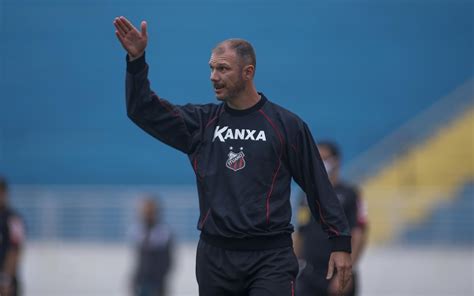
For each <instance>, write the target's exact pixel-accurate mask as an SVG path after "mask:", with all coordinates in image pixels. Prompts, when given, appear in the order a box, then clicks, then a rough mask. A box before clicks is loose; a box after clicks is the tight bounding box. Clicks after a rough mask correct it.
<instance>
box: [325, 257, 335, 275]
mask: <svg viewBox="0 0 474 296" xmlns="http://www.w3.org/2000/svg"><path fill="white" fill-rule="evenodd" d="M333 274H334V260H333V258H332V256H331V257H330V258H329V265H328V274H327V275H326V279H327V280H329V279H331V278H332V276H333Z"/></svg>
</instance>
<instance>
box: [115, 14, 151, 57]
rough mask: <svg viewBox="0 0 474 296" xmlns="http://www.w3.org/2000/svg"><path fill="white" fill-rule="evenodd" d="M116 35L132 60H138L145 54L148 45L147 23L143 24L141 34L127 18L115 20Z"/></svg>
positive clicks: (143, 22)
mask: <svg viewBox="0 0 474 296" xmlns="http://www.w3.org/2000/svg"><path fill="white" fill-rule="evenodd" d="M114 26H115V29H116V30H115V35H117V38H118V40H119V41H120V43H121V44H122V46H123V48H124V49H125V50H126V51H127V52H128V55H129V56H130V58H132V59H134V58H138V57H140V56H141V55H143V53H144V52H145V48H146V45H147V43H148V34H147V29H146V27H147V25H146V22H145V21H142V23H141V32H139V31H138V30H137V28H135V27H134V26H133V25H132V23H130V21H129V20H127V19H126V18H125V17H123V16H121V17H116V18H115V19H114Z"/></svg>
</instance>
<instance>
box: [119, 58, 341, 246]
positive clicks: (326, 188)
mask: <svg viewBox="0 0 474 296" xmlns="http://www.w3.org/2000/svg"><path fill="white" fill-rule="evenodd" d="M126 100H127V113H128V116H129V117H130V118H131V119H132V120H133V121H134V122H135V123H136V124H137V125H138V126H140V127H141V128H142V129H143V130H145V131H146V132H147V133H149V134H150V135H152V136H153V137H155V138H157V139H158V140H160V141H162V142H163V143H165V144H167V145H169V146H172V147H174V148H176V149H178V150H180V151H182V152H184V153H186V154H187V155H188V157H189V160H190V162H191V165H192V167H193V169H194V171H195V174H196V181H197V187H198V193H199V205H200V219H199V221H198V229H200V230H201V231H202V233H204V234H206V235H210V236H213V237H221V238H237V239H245V238H255V237H257V238H258V237H271V236H278V235H282V234H285V235H288V237H289V234H290V233H291V232H292V231H293V226H292V225H291V224H290V220H291V206H290V184H291V178H292V177H293V178H294V180H295V181H296V182H297V183H298V185H299V186H300V187H301V188H302V189H303V190H304V191H305V192H306V193H307V195H308V204H309V206H310V209H311V212H312V213H313V215H314V216H315V217H316V219H317V220H318V221H321V222H322V223H321V225H322V227H323V229H324V230H325V231H326V232H327V233H328V234H329V236H330V238H331V241H332V243H333V250H341V251H347V252H350V231H349V227H348V224H347V221H346V218H345V216H344V212H343V210H342V208H341V206H340V204H339V202H338V199H337V197H336V196H335V194H334V191H333V189H332V186H331V184H330V183H329V180H328V177H327V174H326V171H325V169H324V166H323V164H322V161H321V158H320V156H319V153H318V150H317V147H316V145H315V143H314V140H313V137H312V136H311V133H310V131H309V129H308V127H307V125H306V124H305V123H304V122H303V121H302V120H301V119H300V118H298V116H296V115H295V114H293V113H291V112H289V111H287V110H286V109H284V108H282V107H280V106H278V105H276V104H274V103H272V102H270V101H269V100H267V98H265V96H264V95H263V94H261V100H260V101H259V102H258V103H257V104H256V105H255V106H253V107H251V108H249V109H247V110H235V109H231V108H229V107H228V106H227V105H226V104H225V103H221V104H205V105H192V104H188V105H184V106H178V105H173V104H171V103H170V102H168V101H166V100H164V99H162V98H160V97H158V96H157V95H156V94H155V93H154V92H153V91H152V90H151V89H150V82H149V80H148V65H147V64H146V62H145V57H144V56H143V57H141V58H139V59H137V60H134V61H133V62H128V63H127V78H126Z"/></svg>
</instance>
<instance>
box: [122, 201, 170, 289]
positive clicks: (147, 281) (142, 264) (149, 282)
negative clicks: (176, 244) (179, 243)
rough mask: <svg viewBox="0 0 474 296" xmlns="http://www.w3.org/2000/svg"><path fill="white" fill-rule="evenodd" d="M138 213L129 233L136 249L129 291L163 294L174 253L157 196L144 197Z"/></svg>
mask: <svg viewBox="0 0 474 296" xmlns="http://www.w3.org/2000/svg"><path fill="white" fill-rule="evenodd" d="M139 217H140V219H139V223H138V224H137V225H136V226H135V227H134V228H133V229H132V231H131V234H130V235H131V237H132V240H133V242H134V246H135V249H136V252H137V253H136V255H137V260H136V266H135V270H134V273H133V277H132V295H134V296H165V295H167V293H166V288H167V285H166V284H167V276H168V274H169V271H170V268H171V262H172V255H173V254H172V252H173V237H172V233H171V230H170V229H169V227H168V226H167V225H165V224H163V223H162V216H161V207H160V205H159V203H158V201H157V200H156V198H153V197H146V198H145V199H144V200H143V202H142V204H141V208H140V215H139Z"/></svg>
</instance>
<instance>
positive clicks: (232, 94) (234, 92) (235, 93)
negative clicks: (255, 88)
mask: <svg viewBox="0 0 474 296" xmlns="http://www.w3.org/2000/svg"><path fill="white" fill-rule="evenodd" d="M225 88H226V90H227V94H226V95H225V96H223V97H220V98H219V97H216V98H217V100H219V101H223V102H232V101H234V100H235V99H236V98H238V97H239V96H240V95H241V94H242V93H243V92H244V91H245V88H246V85H245V81H244V80H243V79H240V80H239V81H238V82H237V83H235V85H234V86H233V87H232V88H227V87H225Z"/></svg>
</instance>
